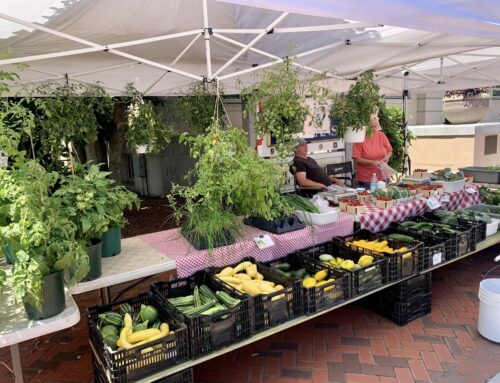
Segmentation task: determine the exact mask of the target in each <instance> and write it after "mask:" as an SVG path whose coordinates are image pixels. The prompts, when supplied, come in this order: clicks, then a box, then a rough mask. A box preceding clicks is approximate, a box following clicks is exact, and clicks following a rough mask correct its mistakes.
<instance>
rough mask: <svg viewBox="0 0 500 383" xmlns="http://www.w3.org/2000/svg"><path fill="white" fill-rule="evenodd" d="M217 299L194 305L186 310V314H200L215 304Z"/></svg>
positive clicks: (192, 315)
mask: <svg viewBox="0 0 500 383" xmlns="http://www.w3.org/2000/svg"><path fill="white" fill-rule="evenodd" d="M215 303H216V301H214V300H212V301H210V302H207V303H205V304H204V305H201V306H198V307H194V308H192V309H189V310H186V311H184V315H186V316H188V317H195V316H197V315H200V314H201V313H202V312H204V311H207V310H208V309H209V308H210V307H212V306H213V305H215Z"/></svg>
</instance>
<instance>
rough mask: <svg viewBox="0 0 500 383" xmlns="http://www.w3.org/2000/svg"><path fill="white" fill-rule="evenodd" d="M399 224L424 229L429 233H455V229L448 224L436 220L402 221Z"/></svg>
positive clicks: (408, 227)
mask: <svg viewBox="0 0 500 383" xmlns="http://www.w3.org/2000/svg"><path fill="white" fill-rule="evenodd" d="M400 225H401V226H403V227H404V228H407V229H411V230H417V231H426V232H429V233H430V234H436V235H437V234H456V233H458V231H457V230H455V229H452V228H451V227H450V226H449V225H448V224H444V223H438V222H428V221H425V222H415V221H404V222H401V223H400Z"/></svg>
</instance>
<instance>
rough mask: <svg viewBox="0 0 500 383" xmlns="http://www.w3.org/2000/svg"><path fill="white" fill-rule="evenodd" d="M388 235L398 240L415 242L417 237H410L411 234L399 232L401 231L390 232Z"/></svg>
mask: <svg viewBox="0 0 500 383" xmlns="http://www.w3.org/2000/svg"><path fill="white" fill-rule="evenodd" d="M388 237H389V238H391V239H396V240H398V241H403V242H413V241H415V238H413V237H410V236H409V235H405V234H399V233H392V234H389V235H388Z"/></svg>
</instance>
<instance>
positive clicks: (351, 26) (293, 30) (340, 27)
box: [213, 23, 381, 34]
mask: <svg viewBox="0 0 500 383" xmlns="http://www.w3.org/2000/svg"><path fill="white" fill-rule="evenodd" d="M377 27H381V25H380V24H368V23H344V24H332V25H314V26H310V27H293V28H274V29H273V34H274V33H297V32H319V31H335V30H344V29H358V28H377ZM213 31H214V32H217V33H234V34H252V33H254V34H260V33H263V32H265V29H262V28H260V29H222V28H214V30H213ZM266 33H267V32H266Z"/></svg>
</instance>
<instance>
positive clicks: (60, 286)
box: [23, 271, 66, 320]
mask: <svg viewBox="0 0 500 383" xmlns="http://www.w3.org/2000/svg"><path fill="white" fill-rule="evenodd" d="M42 296H43V304H42V308H41V311H38V310H37V309H36V308H35V307H34V306H32V305H31V304H29V303H27V302H23V304H24V309H25V310H26V316H27V317H28V319H30V320H41V319H47V318H51V317H53V316H56V315H57V314H59V313H61V312H63V311H64V309H65V308H66V299H65V296H64V282H63V272H62V271H56V272H55V273H52V274H49V275H46V276H44V277H43V279H42Z"/></svg>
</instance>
